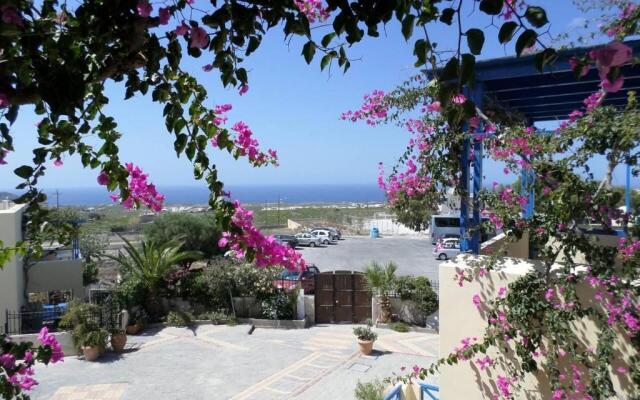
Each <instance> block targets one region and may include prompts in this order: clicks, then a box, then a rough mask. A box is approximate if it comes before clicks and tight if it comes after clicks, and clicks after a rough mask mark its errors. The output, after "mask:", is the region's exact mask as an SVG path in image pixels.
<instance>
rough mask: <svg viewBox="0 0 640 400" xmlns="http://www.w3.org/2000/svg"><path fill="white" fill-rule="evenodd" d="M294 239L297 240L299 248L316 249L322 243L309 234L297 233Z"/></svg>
mask: <svg viewBox="0 0 640 400" xmlns="http://www.w3.org/2000/svg"><path fill="white" fill-rule="evenodd" d="M296 239H298V244H299V245H300V246H309V247H316V246H320V243H322V239H320V238H319V237H317V236H316V235H312V234H310V233H298V234H297V235H296Z"/></svg>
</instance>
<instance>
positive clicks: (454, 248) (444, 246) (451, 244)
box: [433, 238, 460, 260]
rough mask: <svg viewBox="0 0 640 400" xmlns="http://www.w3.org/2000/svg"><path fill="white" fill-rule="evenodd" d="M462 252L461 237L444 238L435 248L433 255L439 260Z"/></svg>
mask: <svg viewBox="0 0 640 400" xmlns="http://www.w3.org/2000/svg"><path fill="white" fill-rule="evenodd" d="M458 254H460V239H456V238H452V239H442V240H441V241H439V242H438V243H436V245H435V247H434V248H433V255H434V256H435V257H436V258H437V259H438V260H448V259H450V258H453V257H455V256H457V255H458Z"/></svg>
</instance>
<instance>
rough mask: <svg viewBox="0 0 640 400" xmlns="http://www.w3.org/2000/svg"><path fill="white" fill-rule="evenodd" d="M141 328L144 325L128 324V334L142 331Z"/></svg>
mask: <svg viewBox="0 0 640 400" xmlns="http://www.w3.org/2000/svg"><path fill="white" fill-rule="evenodd" d="M141 328H142V327H141V326H140V325H138V324H133V325H129V326H127V335H135V334H137V333H138V332H140V329H141Z"/></svg>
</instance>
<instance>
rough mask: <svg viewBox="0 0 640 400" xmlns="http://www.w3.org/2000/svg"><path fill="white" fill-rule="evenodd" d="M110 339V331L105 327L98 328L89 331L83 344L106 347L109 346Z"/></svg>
mask: <svg viewBox="0 0 640 400" xmlns="http://www.w3.org/2000/svg"><path fill="white" fill-rule="evenodd" d="M108 339H109V332H108V331H107V330H105V329H96V330H93V331H90V332H87V333H86V335H85V336H84V338H83V340H82V346H87V347H100V348H101V349H104V348H105V347H107V340H108Z"/></svg>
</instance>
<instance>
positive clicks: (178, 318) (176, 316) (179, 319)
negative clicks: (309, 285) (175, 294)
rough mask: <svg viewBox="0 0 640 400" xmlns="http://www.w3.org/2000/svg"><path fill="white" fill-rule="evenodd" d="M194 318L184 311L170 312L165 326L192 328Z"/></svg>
mask: <svg viewBox="0 0 640 400" xmlns="http://www.w3.org/2000/svg"><path fill="white" fill-rule="evenodd" d="M192 321H193V316H192V315H191V314H189V313H187V312H183V311H169V313H168V314H167V316H166V318H165V325H167V326H175V327H179V328H182V327H185V326H191V324H192V323H193V322H192Z"/></svg>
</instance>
